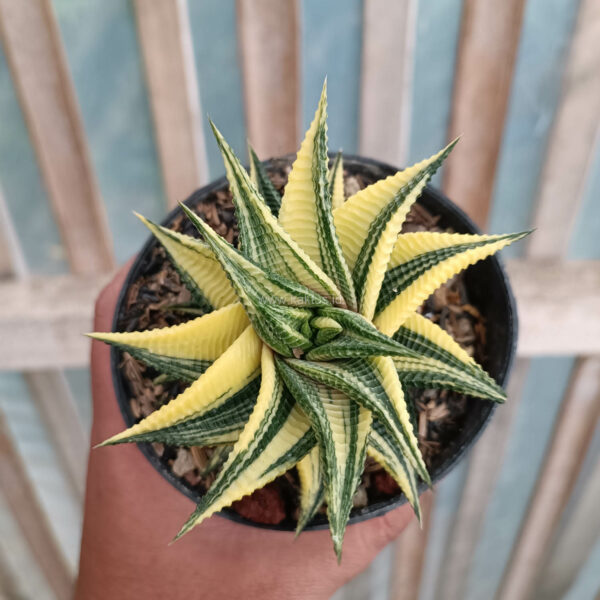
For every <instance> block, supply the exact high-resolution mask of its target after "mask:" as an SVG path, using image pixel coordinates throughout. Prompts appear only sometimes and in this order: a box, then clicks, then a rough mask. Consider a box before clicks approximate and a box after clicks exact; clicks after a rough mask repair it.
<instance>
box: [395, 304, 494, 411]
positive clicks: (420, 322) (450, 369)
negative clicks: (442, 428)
mask: <svg viewBox="0 0 600 600" xmlns="http://www.w3.org/2000/svg"><path fill="white" fill-rule="evenodd" d="M394 339H395V340H397V341H399V342H400V343H401V344H403V345H404V346H406V347H407V348H410V349H411V350H413V351H414V352H415V353H417V354H418V355H419V358H417V359H415V358H407V359H395V360H394V363H395V365H396V369H397V370H398V375H399V376H400V380H401V381H402V382H403V383H404V384H406V385H408V386H411V387H419V388H448V389H453V390H455V391H458V392H461V393H465V394H470V395H472V396H477V397H479V398H488V399H489V400H494V401H495V402H504V400H505V399H506V394H505V392H504V390H503V389H502V388H501V387H500V386H499V385H498V384H497V383H496V382H495V381H494V380H493V379H492V378H491V377H490V376H489V375H488V374H487V373H486V372H485V371H484V370H483V369H482V368H481V367H480V366H479V365H478V364H477V363H476V362H475V361H474V360H473V358H472V357H471V356H469V354H467V352H466V351H465V350H464V349H463V348H461V347H460V346H459V345H458V343H457V342H455V341H454V339H452V337H451V336H450V335H449V334H448V333H447V332H446V331H444V330H443V329H442V328H441V327H440V326H439V325H436V324H435V323H433V322H432V321H430V320H429V319H427V318H425V317H423V316H422V315H419V314H418V313H413V314H411V316H410V317H408V319H407V320H406V321H405V322H404V323H403V324H402V325H401V326H400V328H399V329H398V331H397V332H396V333H395V335H394Z"/></svg>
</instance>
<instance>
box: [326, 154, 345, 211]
mask: <svg viewBox="0 0 600 600" xmlns="http://www.w3.org/2000/svg"><path fill="white" fill-rule="evenodd" d="M328 181H329V195H330V196H331V208H332V209H333V210H335V209H336V208H338V207H339V206H341V205H342V204H344V202H345V201H346V198H345V196H344V160H343V158H342V153H341V152H338V153H337V154H336V156H335V160H334V161H333V165H332V166H331V169H330V170H329V177H328Z"/></svg>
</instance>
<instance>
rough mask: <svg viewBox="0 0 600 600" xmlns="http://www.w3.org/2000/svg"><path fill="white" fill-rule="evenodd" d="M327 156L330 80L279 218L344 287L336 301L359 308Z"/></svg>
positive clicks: (287, 187) (301, 150)
mask: <svg viewBox="0 0 600 600" xmlns="http://www.w3.org/2000/svg"><path fill="white" fill-rule="evenodd" d="M327 163H328V157H327V81H325V83H324V84H323V91H322V93H321V99H320V101H319V106H318V108H317V111H316V113H315V117H314V120H313V122H312V123H311V126H310V127H309V129H308V131H307V133H306V137H305V138H304V141H303V142H302V145H301V146H300V150H299V152H298V155H297V157H296V160H295V161H294V164H293V165H292V170H291V172H290V175H289V177H288V183H287V185H286V186H285V192H284V194H283V199H282V201H281V211H280V213H279V222H280V223H281V225H282V226H283V228H284V229H285V230H286V231H287V232H288V233H289V234H290V235H291V236H292V238H294V239H295V240H296V241H297V242H298V244H300V246H301V247H302V248H303V249H304V250H305V251H306V252H307V253H308V255H309V256H310V257H311V258H312V259H313V260H314V261H315V262H316V263H317V264H318V265H319V266H320V267H321V268H322V269H323V271H325V273H327V275H328V276H329V277H331V279H332V280H333V281H334V282H335V283H336V285H337V287H338V289H339V290H340V291H341V293H342V296H343V301H341V302H340V301H339V299H334V302H333V303H334V304H340V305H341V306H347V307H348V308H350V309H351V310H356V295H355V293H354V285H353V283H352V275H351V273H350V269H349V268H348V265H347V264H346V261H345V260H344V256H343V253H342V248H341V246H340V242H339V240H338V237H337V234H336V231H335V227H334V224H333V216H332V213H331V194H330V188H329V182H328V180H327V176H328V168H327Z"/></svg>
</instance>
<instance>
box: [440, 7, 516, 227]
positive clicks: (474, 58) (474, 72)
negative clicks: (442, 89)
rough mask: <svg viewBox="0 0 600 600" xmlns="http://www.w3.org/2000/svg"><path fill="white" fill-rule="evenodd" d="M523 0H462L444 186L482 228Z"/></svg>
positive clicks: (514, 55)
mask: <svg viewBox="0 0 600 600" xmlns="http://www.w3.org/2000/svg"><path fill="white" fill-rule="evenodd" d="M524 6H525V0H506V1H505V2H500V3H497V2H488V1H487V0H465V3H464V7H463V17H462V26H461V34H460V41H459V49H458V59H457V68H456V77H455V83H454V96H453V101H452V115H451V119H450V129H449V137H450V139H453V138H455V137H457V136H459V135H460V136H461V141H460V143H459V144H458V145H457V147H456V148H455V149H454V151H453V152H452V154H451V156H450V157H449V158H448V161H447V162H446V168H445V171H444V189H445V191H446V192H447V193H448V195H449V196H450V197H451V198H452V199H453V200H454V202H456V203H457V204H458V205H459V206H460V207H461V208H463V209H464V210H465V211H466V212H467V213H468V214H469V215H470V216H471V217H472V218H473V220H474V221H475V222H476V223H477V224H478V225H479V226H480V227H485V225H486V223H487V218H488V212H489V208H490V202H491V197H492V190H493V185H494V174H495V171H496V160H497V158H498V153H499V150H500V143H501V140H502V133H503V129H504V119H505V115H506V110H507V106H508V98H509V93H510V86H511V82H512V74H513V66H514V62H515V57H516V54H517V47H518V42H519V34H520V30H521V19H522V15H523V7H524Z"/></svg>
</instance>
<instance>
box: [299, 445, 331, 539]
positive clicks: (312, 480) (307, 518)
mask: <svg viewBox="0 0 600 600" xmlns="http://www.w3.org/2000/svg"><path fill="white" fill-rule="evenodd" d="M296 469H297V471H298V479H299V480H300V515H299V517H298V524H297V525H296V535H298V534H299V533H300V532H301V531H302V530H303V529H304V528H305V527H306V526H307V525H308V524H309V523H310V522H311V521H312V519H313V517H314V516H315V515H316V514H317V511H318V510H319V509H320V508H321V506H322V504H323V502H324V500H325V478H324V476H323V461H322V460H321V450H320V449H319V446H318V445H316V446H315V447H314V448H313V449H312V450H311V451H310V452H309V453H308V454H307V455H306V456H305V457H304V458H303V459H302V460H301V461H300V462H299V463H298V464H297V465H296Z"/></svg>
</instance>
